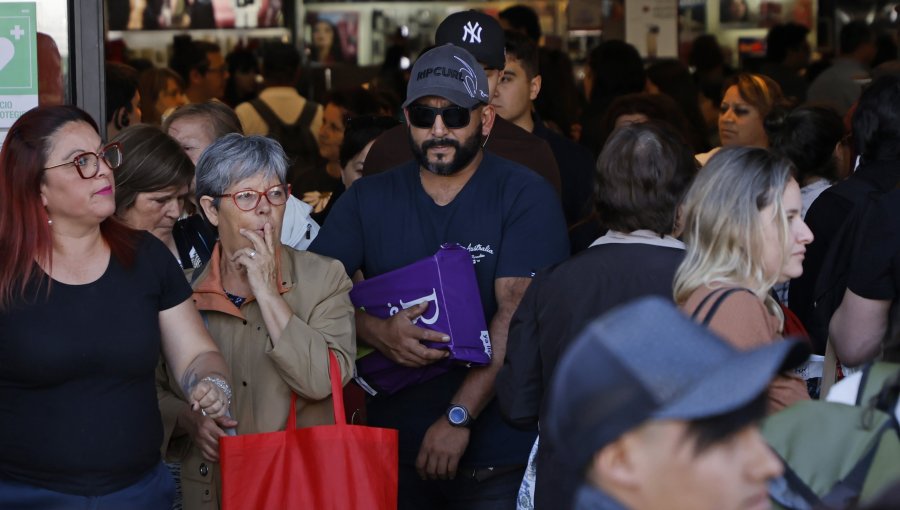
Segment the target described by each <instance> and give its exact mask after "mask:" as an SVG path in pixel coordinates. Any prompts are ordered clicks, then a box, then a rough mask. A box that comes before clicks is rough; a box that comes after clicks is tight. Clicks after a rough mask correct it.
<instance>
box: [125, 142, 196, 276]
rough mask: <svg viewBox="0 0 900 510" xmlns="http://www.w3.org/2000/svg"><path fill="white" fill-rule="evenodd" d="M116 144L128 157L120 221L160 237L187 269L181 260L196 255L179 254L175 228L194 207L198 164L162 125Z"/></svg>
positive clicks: (191, 265)
mask: <svg viewBox="0 0 900 510" xmlns="http://www.w3.org/2000/svg"><path fill="white" fill-rule="evenodd" d="M113 142H116V143H118V144H119V145H121V146H122V150H123V151H124V152H125V153H126V154H128V159H126V160H124V161H123V162H122V166H120V167H119V169H118V170H117V171H116V216H117V217H118V218H119V219H121V220H122V221H123V222H124V223H125V224H126V225H128V226H129V227H131V228H133V229H135V230H146V231H147V232H150V233H151V234H153V235H154V236H156V238H157V239H159V240H160V241H162V242H163V244H165V245H166V247H167V248H168V249H169V251H170V252H172V255H174V256H175V258H176V259H178V261H179V263H180V264H181V265H182V268H185V267H186V266H185V264H184V263H182V262H181V261H182V260H183V259H184V258H188V259H190V258H192V257H195V256H196V254H192V253H180V252H179V247H178V245H177V244H176V243H175V238H174V237H173V236H172V229H173V227H174V226H175V222H176V221H178V219H179V218H180V217H181V215H182V213H184V208H185V204H186V203H187V202H188V196H189V195H190V188H191V181H193V180H194V164H193V163H191V160H190V158H188V157H187V154H185V153H184V151H182V150H181V147H180V146H179V145H178V142H176V141H175V140H174V139H172V137H170V136H169V135H167V134H165V133H164V132H163V131H162V130H161V129H160V128H158V127H156V126H150V125H147V124H138V125H137V126H129V127H127V128H125V129H124V130H123V131H120V132H119V134H118V135H116V137H115V138H114V139H113ZM197 265H199V264H197ZM193 267H195V266H194V265H193V264H189V265H188V267H187V268H188V269H193Z"/></svg>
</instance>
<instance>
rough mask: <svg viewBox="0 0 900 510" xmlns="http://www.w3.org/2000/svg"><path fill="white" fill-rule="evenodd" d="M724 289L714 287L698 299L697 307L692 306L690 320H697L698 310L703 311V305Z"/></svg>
mask: <svg viewBox="0 0 900 510" xmlns="http://www.w3.org/2000/svg"><path fill="white" fill-rule="evenodd" d="M724 290H725V289H724V288H722V289H715V290H714V291H712V292H710V293H709V294H707V295H706V296H705V297H704V298H703V299H702V300H701V301H700V304H698V305H697V307H696V308H694V313H692V314H691V320H693V321H694V322H697V320H698V319H699V318H700V312H701V311H703V307H704V306H706V303H708V302H709V300H710V299H712V298H714V297H715V296H716V295H717V294H719V293H721V292H722V291H724Z"/></svg>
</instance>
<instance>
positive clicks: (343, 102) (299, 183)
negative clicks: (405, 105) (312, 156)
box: [291, 87, 390, 225]
mask: <svg viewBox="0 0 900 510" xmlns="http://www.w3.org/2000/svg"><path fill="white" fill-rule="evenodd" d="M389 113H390V112H387V111H384V108H383V107H382V106H381V103H380V101H379V100H378V98H377V96H375V94H373V93H372V92H370V91H368V90H366V89H364V88H362V87H357V88H351V89H342V90H336V91H334V92H332V93H331V95H330V96H329V97H328V99H327V100H326V101H325V109H324V110H323V113H322V117H323V118H322V127H321V128H319V155H320V156H321V159H320V161H319V163H318V164H317V165H316V166H315V167H314V168H312V169H310V170H308V171H306V172H303V173H302V174H300V175H298V176H297V178H296V179H295V180H294V182H292V183H291V185H292V186H293V189H292V193H293V194H294V195H295V196H297V197H298V198H300V199H301V200H303V201H304V202H306V203H307V204H309V205H310V206H312V208H313V213H312V214H311V217H312V218H313V219H314V220H316V221H317V222H318V223H319V224H320V225H321V224H324V223H325V218H326V217H327V216H328V213H329V212H330V211H331V206H332V205H333V204H334V202H335V201H337V199H338V197H339V196H341V193H343V192H344V190H345V188H344V184H343V182H342V181H341V161H340V147H341V142H343V140H344V129H345V127H346V122H347V120H348V119H352V118H354V117H356V116H359V115H387V114H389Z"/></svg>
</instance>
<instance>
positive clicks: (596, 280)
mask: <svg viewBox="0 0 900 510" xmlns="http://www.w3.org/2000/svg"><path fill="white" fill-rule="evenodd" d="M696 169H697V166H696V163H695V162H694V157H693V152H692V151H691V150H690V147H688V146H687V145H686V144H685V143H684V142H683V141H682V139H681V136H679V135H678V134H677V133H675V132H674V131H673V130H672V129H671V128H670V127H667V126H665V124H663V123H656V122H653V121H650V122H645V123H641V124H633V125H627V126H623V127H621V128H619V129H618V130H616V131H615V132H614V133H613V134H612V136H611V137H610V139H609V141H608V142H607V143H606V145H605V146H604V147H603V152H602V153H601V154H600V158H599V160H598V161H597V173H596V176H597V184H598V188H599V191H598V203H597V209H598V212H599V213H600V219H601V222H602V223H603V224H604V226H605V227H606V228H608V229H609V231H608V232H607V233H606V235H604V236H602V237H600V238H599V239H597V240H596V241H595V242H594V244H593V245H592V246H591V247H590V248H589V249H587V250H586V251H583V252H581V253H579V254H577V255H575V256H573V257H572V258H571V259H569V260H567V261H565V262H563V263H561V264H559V265H557V266H554V267H551V268H549V269H547V270H545V271H542V272H540V273H538V274H537V275H536V276H535V277H534V279H533V280H532V282H531V284H530V285H529V287H528V290H527V291H526V292H525V295H524V296H523V297H522V301H521V304H520V305H519V308H518V309H517V310H516V313H515V315H514V316H513V318H512V322H511V323H510V328H509V344H508V345H509V347H508V350H507V353H506V358H505V361H504V366H503V368H502V370H501V372H500V374H499V375H498V376H497V383H496V389H497V400H498V402H499V404H500V409H501V412H503V414H504V416H505V417H506V419H507V420H508V421H510V422H511V423H517V424H519V425H522V426H531V425H533V424H534V423H535V422H537V421H538V419H539V417H540V419H543V418H544V415H543V413H544V409H545V405H546V399H545V398H544V397H545V394H544V389H545V387H546V384H547V381H549V380H550V379H551V377H552V376H553V373H554V371H555V369H556V364H557V362H558V360H559V358H560V357H561V356H562V355H563V353H564V352H565V350H566V349H567V348H568V347H569V344H570V343H571V342H572V341H573V340H574V339H575V336H576V335H577V334H578V333H580V332H581V330H582V329H583V328H584V326H585V325H587V324H588V323H589V322H590V321H591V320H593V319H594V318H596V317H597V316H599V315H602V314H603V313H604V312H606V311H607V310H610V309H612V308H613V307H615V306H617V305H620V304H623V303H626V302H628V301H631V300H633V299H637V298H639V297H642V296H648V295H657V296H662V297H666V298H671V291H672V279H673V278H674V276H675V269H676V268H677V267H678V264H679V263H680V262H681V259H682V257H683V256H684V245H683V244H682V243H681V242H680V241H678V240H677V239H675V236H677V235H678V227H677V222H678V221H677V217H678V213H677V210H678V205H679V203H680V202H681V199H682V196H683V194H684V193H685V191H686V190H687V188H688V186H690V183H691V181H692V179H693V178H694V174H695V173H696ZM537 458H538V459H539V460H538V462H537V465H538V466H539V470H538V473H537V484H538V485H537V487H538V490H537V492H536V495H537V497H538V498H539V499H538V501H536V502H535V503H536V504H535V505H534V508H570V507H571V505H570V502H571V499H572V496H573V495H574V491H575V488H576V486H577V484H578V481H577V479H576V478H575V477H571V476H566V475H567V473H568V470H567V469H566V468H565V465H566V464H565V459H562V458H560V457H558V456H557V455H556V454H555V452H553V451H551V450H550V449H549V447H548V448H545V447H544V445H543V444H541V445H540V448H539V449H538V452H537ZM530 464H533V462H531V463H530ZM560 468H562V469H560ZM526 473H531V477H532V478H531V482H533V481H534V480H533V475H534V473H533V471H532V470H531V467H529V471H527V472H526ZM528 477H529V475H528V474H526V480H528ZM523 488H525V487H524V485H523ZM533 488H534V486H533V485H532V486H531V489H532V490H533ZM520 494H521V493H520Z"/></svg>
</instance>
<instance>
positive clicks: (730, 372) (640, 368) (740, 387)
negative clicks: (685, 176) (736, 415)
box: [541, 297, 808, 471]
mask: <svg viewBox="0 0 900 510" xmlns="http://www.w3.org/2000/svg"><path fill="white" fill-rule="evenodd" d="M807 356H808V351H807V350H806V348H805V346H803V344H801V343H799V342H797V341H794V340H777V341H774V342H772V343H771V344H768V345H765V346H763V347H759V348H757V349H753V350H749V351H739V350H737V349H735V348H734V347H732V346H731V345H729V344H728V343H726V342H725V341H724V340H722V339H720V338H719V337H717V336H716V335H714V334H713V333H711V332H710V331H709V330H708V329H706V328H705V327H703V326H701V325H699V324H696V323H694V322H693V321H691V320H690V319H689V318H688V317H686V316H685V315H684V314H683V313H682V312H681V311H679V310H678V309H677V308H675V306H674V305H673V304H672V303H671V302H669V301H666V300H664V299H662V298H660V297H649V298H643V299H640V300H638V301H634V302H632V303H631V304H627V305H624V306H622V307H619V308H616V309H614V310H612V311H610V312H609V313H607V314H606V315H604V316H603V317H601V318H600V319H597V320H596V321H594V322H593V323H591V324H590V325H589V326H588V327H587V328H586V329H585V330H584V332H583V333H582V334H581V335H580V336H579V337H578V339H577V340H576V341H575V342H574V343H573V344H572V346H571V347H570V348H569V349H568V350H567V351H566V353H565V354H564V355H563V357H562V359H561V360H560V362H559V365H558V366H557V368H556V371H555V373H554V376H553V381H552V383H551V387H550V395H549V401H548V411H547V418H548V419H547V420H546V421H545V422H543V423H542V431H541V432H542V435H544V434H545V433H546V435H547V437H548V440H549V441H551V442H552V444H553V447H554V449H556V450H557V451H558V452H559V453H560V458H566V459H570V460H571V461H573V464H572V466H573V467H574V468H576V469H578V470H579V471H581V470H583V469H584V468H585V467H586V466H587V464H588V462H589V461H590V459H591V457H592V456H593V455H594V453H595V452H596V451H597V450H600V449H601V448H603V447H604V446H606V445H607V444H609V443H611V442H613V441H615V440H616V439H618V438H619V436H621V435H622V434H624V433H625V432H627V431H629V430H631V429H633V428H635V427H637V426H639V425H641V424H642V423H644V422H646V421H648V420H664V419H675V420H688V421H690V420H697V419H701V418H709V417H713V416H718V415H722V414H726V413H729V412H732V411H735V410H737V409H740V408H741V407H743V406H745V405H747V404H749V403H750V402H751V401H753V400H754V399H755V398H757V397H758V396H760V395H761V394H763V393H764V392H765V391H766V389H767V388H768V386H769V383H770V382H771V381H772V378H773V377H774V375H775V374H777V373H778V372H780V371H782V370H787V369H791V368H794V367H796V366H799V365H800V364H801V363H802V362H803V361H805V359H806V358H807Z"/></svg>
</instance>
